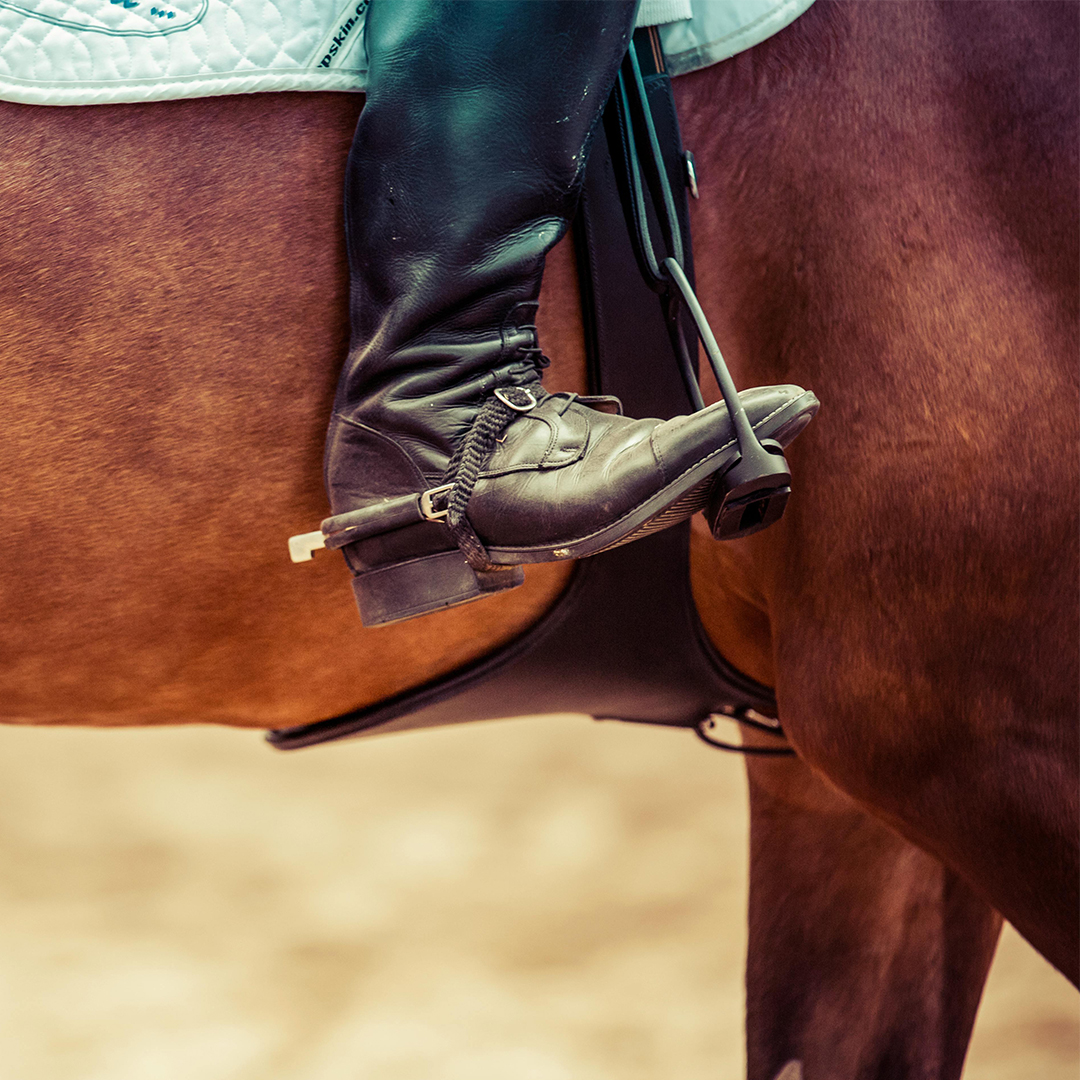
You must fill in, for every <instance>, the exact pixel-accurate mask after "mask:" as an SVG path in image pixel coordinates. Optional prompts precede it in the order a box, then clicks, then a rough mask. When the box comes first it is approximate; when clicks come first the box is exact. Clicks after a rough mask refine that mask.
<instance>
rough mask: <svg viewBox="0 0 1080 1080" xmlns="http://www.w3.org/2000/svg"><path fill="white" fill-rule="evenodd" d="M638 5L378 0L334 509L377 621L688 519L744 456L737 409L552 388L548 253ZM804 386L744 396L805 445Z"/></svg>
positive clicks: (331, 466) (353, 219) (351, 224)
mask: <svg viewBox="0 0 1080 1080" xmlns="http://www.w3.org/2000/svg"><path fill="white" fill-rule="evenodd" d="M636 8H637V3H636V0H635V2H621V0H590V2H588V3H580V2H577V0H547V2H544V3H535V2H529V0H519V2H509V3H501V2H492V0H481V2H475V3H474V2H466V0H418V2H412V0H373V2H372V3H371V6H370V9H369V14H368V19H367V27H366V32H365V33H366V42H367V51H368V60H369V89H368V95H367V102H366V104H365V106H364V110H363V113H362V115H361V117H360V122H359V124H358V126H357V130H356V137H355V139H354V141H353V146H352V152H351V154H350V156H349V162H348V169H347V175H346V184H345V208H346V232H347V240H348V251H349V266H350V271H351V275H352V283H351V294H350V311H351V318H352V341H351V346H350V351H349V356H348V359H347V361H346V364H345V368H344V370H343V371H342V374H341V381H340V383H339V386H338V391H337V397H336V401H335V405H334V414H333V418H332V420H331V423H330V431H329V435H328V438H327V450H326V480H327V486H328V489H329V492H330V499H331V507H332V511H333V515H334V516H333V517H331V518H328V519H327V520H326V521H325V522H324V523H323V533H324V534H325V536H326V544H327V546H328V547H338V548H343V549H344V553H345V557H346V560H347V562H348V565H349V567H350V569H351V570H352V572H353V574H354V575H355V576H354V581H353V588H354V592H355V594H356V598H357V602H358V604H359V607H360V614H361V617H362V619H363V622H364V624H365V625H368V626H371V625H377V624H381V623H389V622H395V621H398V620H401V619H406V618H410V617H412V616H415V615H420V614H423V613H425V612H429V611H433V610H435V609H438V608H442V607H449V606H451V605H454V604H460V603H464V602H466V601H469V600H474V599H476V598H478V597H481V596H483V595H485V594H486V593H489V592H495V591H498V590H501V589H505V588H509V587H512V586H514V585H517V584H520V582H521V581H522V579H523V575H522V569H521V564H523V563H528V562H540V561H550V560H561V559H570V558H577V557H581V556H584V555H590V554H594V553H596V552H598V551H602V550H604V549H606V548H610V547H613V546H615V545H617V544H621V543H627V542H629V541H631V540H634V539H637V538H638V537H639V536H643V535H646V534H647V533H649V532H652V531H655V530H656V529H658V528H663V527H666V526H668V525H673V524H675V523H676V522H678V521H682V520H684V519H685V518H687V517H689V516H690V515H691V514H692V513H694V512H696V511H697V510H699V509H701V507H702V506H703V505H704V504H705V501H706V499H707V497H708V489H709V483H710V478H711V477H712V475H713V474H714V473H715V472H716V471H717V470H720V469H724V468H727V467H728V466H729V465H731V464H732V462H733V461H734V460H735V458H736V457H737V450H736V449H735V446H734V443H733V439H732V430H731V425H730V422H729V419H728V415H727V411H726V409H725V408H724V406H723V405H715V406H712V407H710V408H708V409H705V410H703V411H702V412H699V413H696V414H694V415H692V416H688V417H680V418H677V419H675V420H670V421H666V422H661V421H659V420H632V419H629V418H626V417H623V416H620V415H611V414H609V413H608V412H604V411H600V410H599V409H597V408H593V407H591V406H590V399H584V398H577V397H576V396H575V395H573V394H548V393H547V392H545V391H544V390H543V388H542V387H541V385H540V380H539V372H540V369H541V368H542V367H544V366H546V360H545V359H544V357H543V355H542V353H541V351H540V347H539V345H538V343H537V337H536V327H535V323H534V319H535V311H536V306H537V296H538V295H539V290H540V277H541V274H542V271H543V266H544V257H545V255H546V254H547V252H548V251H549V250H550V249H551V247H552V246H553V245H554V244H555V243H556V242H557V241H558V240H559V239H560V238H561V237H562V236H563V234H564V233H565V231H566V229H567V226H568V223H569V221H570V219H571V217H572V216H573V213H574V210H575V207H576V203H577V199H578V194H579V192H580V188H581V181H582V176H583V172H584V168H585V160H586V153H587V146H588V142H589V136H590V133H591V131H592V129H593V126H594V125H595V123H596V122H597V120H598V118H599V116H600V113H601V111H602V109H603V106H604V104H605V102H606V101H607V97H608V94H609V92H610V90H611V87H612V85H613V83H614V79H615V75H616V73H617V70H618V67H619V64H620V62H621V60H622V58H623V55H624V53H625V51H626V48H627V44H628V42H629V39H630V35H631V33H632V30H633V23H634V17H635V13H636ZM800 394H802V391H801V390H800V388H798V387H775V388H769V389H764V390H757V391H749V392H748V393H747V395H746V396H745V397H744V399H743V400H744V402H745V405H746V408H747V412H748V415H749V418H750V420H751V422H752V423H755V424H756V425H758V430H759V432H760V433H761V434H762V435H763V436H767V437H770V438H774V439H777V440H778V441H780V442H784V441H785V440H788V439H790V438H794V435H795V434H797V431H798V430H799V429H801V427H802V425H803V424H804V423H805V422H806V421H807V420H808V419H809V413H808V408H809V406H808V404H807V402H806V401H805V400H804V401H802V402H801V404H800V397H799V396H800ZM804 396H805V395H804ZM593 404H596V402H593ZM811 411H812V410H811ZM761 424H765V426H764V427H762V426H761Z"/></svg>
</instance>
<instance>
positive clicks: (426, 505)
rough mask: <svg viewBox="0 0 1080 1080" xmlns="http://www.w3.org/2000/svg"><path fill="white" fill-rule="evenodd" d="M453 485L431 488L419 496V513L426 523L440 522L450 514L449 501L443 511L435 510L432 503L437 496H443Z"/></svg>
mask: <svg viewBox="0 0 1080 1080" xmlns="http://www.w3.org/2000/svg"><path fill="white" fill-rule="evenodd" d="M453 486H454V485H453V484H443V486H442V487H437V488H431V489H430V490H429V491H425V492H423V493H422V494H421V496H420V513H421V514H422V515H423V516H424V518H425V519H426V520H428V521H442V519H443V518H444V517H446V515H447V514H449V513H450V506H449V501H448V502H447V507H446V509H445V510H436V509H435V506H434V501H435V499H436V497H438V496H439V495H445V494H446V493H447V492H448V491H449V490H450V489H451V488H452V487H453Z"/></svg>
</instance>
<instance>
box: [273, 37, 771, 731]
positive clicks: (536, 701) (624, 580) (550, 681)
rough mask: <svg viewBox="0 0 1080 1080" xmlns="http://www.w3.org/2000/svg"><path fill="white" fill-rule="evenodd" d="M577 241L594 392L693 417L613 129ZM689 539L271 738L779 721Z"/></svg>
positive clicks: (654, 85) (682, 208) (632, 554)
mask: <svg viewBox="0 0 1080 1080" xmlns="http://www.w3.org/2000/svg"><path fill="white" fill-rule="evenodd" d="M639 33H640V32H639ZM647 82H648V84H649V96H650V99H653V98H654V97H659V98H663V97H664V95H666V99H665V100H662V101H660V102H659V104H660V105H661V107H660V108H658V109H657V110H656V111H655V112H654V116H655V117H657V126H658V128H659V134H660V138H661V144H662V146H663V147H664V148H665V160H666V162H667V163H668V166H669V171H670V172H671V174H672V175H673V176H676V177H677V176H679V175H680V170H681V162H682V149H683V148H682V145H681V141H680V139H679V132H678V123H677V120H676V117H675V112H674V108H673V106H672V102H671V87H670V81H669V80H668V79H667V77H666V76H664V75H663V74H662V73H658V74H657V75H656V76H655V78H647ZM609 111H610V110H609ZM661 118H663V119H662V120H661ZM607 127H608V123H607V119H605V125H604V128H605V129H607ZM616 137H617V136H616ZM673 190H674V192H675V196H676V207H677V210H678V213H679V218H680V221H681V222H682V223H683V234H684V237H685V238H686V241H687V245H689V239H690V232H689V227H688V223H687V208H686V193H685V188H684V187H683V186H682V185H681V183H675V184H673ZM574 238H575V249H576V251H577V254H578V271H579V281H580V284H581V289H582V302H583V308H584V311H585V315H586V330H587V334H586V346H587V350H588V354H589V382H590V389H591V390H592V391H593V392H595V393H603V394H616V395H618V396H619V397H620V398H621V399H622V400H623V401H624V403H625V405H626V407H627V408H628V409H629V410H631V411H632V412H637V413H641V414H646V413H651V414H653V415H657V416H673V415H675V414H677V413H680V412H685V411H686V410H687V409H688V408H689V407H690V401H689V398H688V396H687V392H686V390H685V388H684V386H683V382H682V378H681V376H680V374H679V371H678V368H677V365H676V363H675V360H674V357H673V354H672V352H671V350H670V347H669V344H668V334H667V329H666V324H665V319H664V315H663V311H662V308H661V303H660V300H659V298H658V297H657V296H656V294H655V293H653V292H651V291H650V290H649V288H648V287H647V286H646V285H645V283H644V281H643V280H642V278H641V275H640V274H639V273H638V268H637V263H636V260H635V258H634V251H633V247H632V244H631V240H630V236H629V232H628V230H627V225H626V216H625V215H624V212H623V210H622V208H621V206H620V201H619V189H618V184H617V183H616V178H615V169H614V164H613V161H612V155H611V153H610V152H609V149H608V145H607V139H606V138H605V137H604V133H603V132H601V133H600V135H598V137H597V139H596V142H595V143H594V145H593V148H592V151H591V154H590V158H589V167H588V173H587V176H586V181H585V188H584V191H583V195H582V199H581V204H580V208H579V212H578V216H577V218H576V219H575V222H574ZM687 263H688V264H689V263H690V259H689V256H688V258H687ZM628 343H629V344H633V343H637V345H638V346H639V347H638V348H635V349H631V348H628V347H627V346H628ZM689 532H690V526H689V523H683V524H681V525H677V526H675V527H674V528H671V529H667V530H665V531H664V532H661V533H658V534H657V535H655V536H650V537H647V538H646V539H644V540H640V541H638V542H636V543H633V544H629V545H627V546H626V547H623V548H619V549H617V550H614V551H608V552H603V553H601V554H599V555H595V556H593V557H592V558H589V559H585V560H583V561H581V562H579V563H578V564H577V565H576V566H575V569H574V576H573V579H572V581H571V583H570V586H569V587H568V588H567V589H566V591H565V592H564V593H563V594H562V596H560V597H559V600H558V601H557V602H556V604H555V605H554V606H553V607H552V609H551V610H550V611H549V612H548V613H547V614H546V615H544V616H543V617H542V618H541V619H540V620H539V622H538V623H537V624H536V625H535V626H533V627H531V628H530V629H529V630H528V631H526V632H525V633H524V634H522V635H521V636H520V637H518V638H517V639H515V640H514V641H512V642H510V643H508V644H507V645H505V646H502V647H500V648H499V649H497V650H496V651H495V652H494V653H492V654H491V655H489V656H487V657H484V658H483V659H481V660H479V661H477V662H476V663H474V664H471V665H468V666H467V667H464V668H462V669H459V670H458V671H455V672H452V673H451V674H449V675H447V676H444V677H442V678H439V679H436V680H434V681H432V682H431V683H428V684H427V685H425V686H421V687H417V688H415V689H413V690H409V691H406V692H405V693H402V694H399V695H397V696H395V697H393V698H390V699H388V700H386V701H383V702H379V703H377V704H375V705H372V706H369V707H367V708H364V709H358V710H355V711H353V712H349V713H345V714H343V715H341V716H336V717H331V718H328V719H326V720H321V721H317V722H316V723H312V724H305V725H301V726H297V727H294V728H288V729H283V730H279V731H273V732H270V733H269V735H268V736H267V738H268V740H269V742H270V743H271V744H272V745H273V746H275V747H276V748H278V749H281V750H292V749H299V748H301V747H305V746H313V745H316V744H318V743H323V742H328V741H331V740H335V739H341V738H349V737H356V736H360V735H365V736H366V735H373V734H382V733H385V732H391V731H403V730H411V729H414V728H425V727H434V726H440V725H444V724H455V723H464V722H469V721H474V720H483V719H494V718H497V717H505V716H521V715H535V714H538V713H546V712H579V713H588V714H590V715H592V716H594V717H598V718H617V719H620V720H627V721H633V722H642V723H652V724H663V725H672V726H687V727H692V726H696V725H697V724H699V723H701V722H702V721H703V720H704V719H705V718H706V717H708V716H709V715H710V714H711V713H716V712H724V711H727V712H735V711H737V710H739V709H754V710H756V711H758V712H760V713H763V714H765V715H768V716H776V715H777V711H776V701H775V698H774V697H773V693H772V691H771V690H770V689H769V688H767V687H764V686H762V685H760V684H759V683H757V682H755V681H754V680H753V679H750V678H748V677H747V676H745V675H743V674H742V673H741V672H739V671H737V670H736V669H734V668H733V667H732V666H731V665H730V664H728V663H727V662H726V661H725V660H724V658H723V657H722V656H720V655H719V654H718V653H717V652H716V650H715V649H714V648H713V646H712V644H711V642H710V641H709V639H708V637H707V636H706V634H705V632H704V630H703V628H702V626H701V622H700V620H699V618H698V615H697V609H696V607H695V605H694V598H693V594H692V592H691V589H690V574H689Z"/></svg>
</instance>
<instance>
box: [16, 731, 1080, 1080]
mask: <svg viewBox="0 0 1080 1080" xmlns="http://www.w3.org/2000/svg"><path fill="white" fill-rule="evenodd" d="M0 747H2V752H0V1080H44V1078H48V1080H106V1078H107V1080H159V1078H160V1080H187V1078H196V1077H197V1078H198V1080H356V1078H363V1080H661V1078H668V1077H678V1078H679V1080H705V1078H709V1080H729V1078H730V1080H738V1078H740V1077H742V1075H743V1049H742V1009H743V1006H742V963H743V953H744V949H745V929H744V922H745V914H744V909H745V902H746V901H745V894H746V838H747V816H746V801H745V779H744V774H743V768H742V763H741V761H739V760H738V759H736V758H734V757H730V756H728V755H724V754H722V753H720V752H718V751H711V750H709V749H708V748H707V747H705V746H703V745H702V744H701V743H699V742H698V741H697V740H696V739H695V738H694V737H693V736H692V735H691V734H689V733H687V732H676V731H664V730H655V729H649V728H637V727H634V726H631V725H618V724H597V723H594V722H592V721H590V720H586V719H584V718H581V717H554V718H553V717H546V718H544V719H534V720H518V721H507V722H500V723H492V724H474V725H466V726H464V727H461V728H455V729H443V730H438V731H428V732H418V733H410V734H405V735H394V736H387V737H383V738H375V739H367V740H359V741H354V742H351V743H342V744H339V745H335V746H330V747H323V748H316V749H312V750H307V751H300V752H297V753H291V754H281V753H277V752H274V751H271V750H270V749H269V748H267V747H266V746H265V744H263V743H262V741H261V738H260V736H259V735H258V734H257V733H254V732H243V731H229V730H221V729H213V728H185V729H169V730H164V729H163V730H151V731H79V730H66V729H56V730H48V729H19V728H5V729H2V730H0ZM1078 1008H1080V1006H1078V997H1077V995H1076V993H1075V991H1074V990H1073V989H1072V988H1071V987H1070V986H1069V985H1068V984H1067V983H1066V982H1065V980H1064V979H1063V978H1061V976H1059V975H1058V974H1057V973H1056V972H1054V971H1053V970H1052V969H1051V968H1050V967H1049V966H1048V965H1047V964H1046V963H1045V962H1044V961H1043V960H1041V959H1040V958H1039V957H1038V956H1037V955H1036V954H1035V953H1034V952H1033V951H1032V950H1031V949H1030V948H1029V947H1028V946H1027V945H1026V944H1024V943H1023V942H1022V941H1021V940H1020V939H1019V938H1018V937H1017V936H1016V935H1015V934H1014V933H1013V932H1012V931H1011V930H1009V931H1007V933H1006V935H1005V937H1004V938H1003V939H1002V944H1001V946H1000V947H999V951H998V956H997V959H996V961H995V965H994V970H993V973H992V975H991V980H990V986H989V988H988V991H987V994H986V997H985V998H984V1001H983V1006H982V1009H981V1012H980V1016H979V1021H978V1025H977V1028H976V1035H975V1041H974V1044H973V1047H972V1050H971V1053H970V1055H969V1060H968V1065H967V1069H966V1072H965V1078H967V1080H1019V1078H1028V1077H1038V1078H1040V1080H1076V1078H1077V1076H1078V1073H1080V1047H1078V1043H1080V1020H1078Z"/></svg>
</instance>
